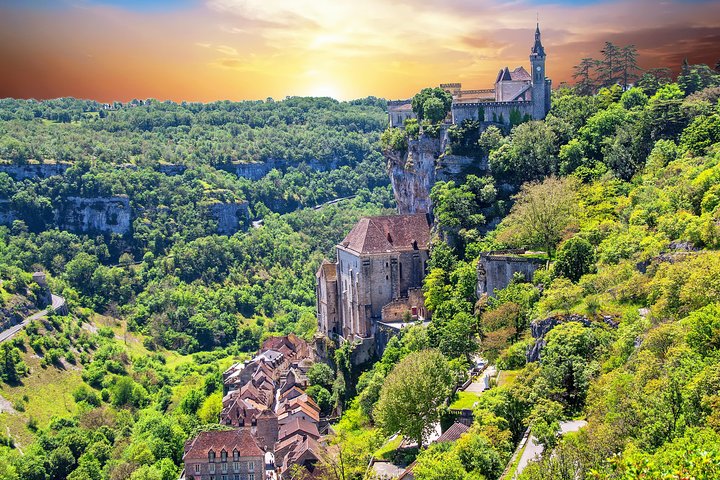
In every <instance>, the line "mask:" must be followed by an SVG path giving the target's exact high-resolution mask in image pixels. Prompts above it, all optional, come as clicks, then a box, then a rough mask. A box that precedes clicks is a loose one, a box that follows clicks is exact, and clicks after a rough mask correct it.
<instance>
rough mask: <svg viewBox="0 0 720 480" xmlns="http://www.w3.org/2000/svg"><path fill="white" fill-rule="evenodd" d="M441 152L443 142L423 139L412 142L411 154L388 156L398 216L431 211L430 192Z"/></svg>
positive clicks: (406, 152)
mask: <svg viewBox="0 0 720 480" xmlns="http://www.w3.org/2000/svg"><path fill="white" fill-rule="evenodd" d="M441 152H442V150H441V142H440V139H436V138H429V137H425V136H421V137H420V138H419V139H418V140H410V141H409V142H408V149H407V151H404V152H400V151H396V150H394V151H389V152H386V153H385V158H386V159H387V169H388V173H389V174H390V183H391V184H392V187H393V194H394V195H395V202H396V203H397V207H398V213H400V214H401V215H404V214H408V213H429V212H430V210H431V202H430V190H431V189H432V187H433V185H434V184H435V180H436V172H435V168H436V162H437V160H438V157H439V156H440V153H441Z"/></svg>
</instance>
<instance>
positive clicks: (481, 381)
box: [465, 365, 497, 393]
mask: <svg viewBox="0 0 720 480" xmlns="http://www.w3.org/2000/svg"><path fill="white" fill-rule="evenodd" d="M495 375H497V369H496V368H495V366H494V365H490V366H489V367H487V368H486V369H485V371H484V372H483V373H482V374H481V375H480V376H479V377H478V378H477V380H475V381H474V382H472V383H471V384H470V385H468V386H467V388H466V389H465V391H466V392H471V393H482V392H484V391H485V390H486V386H485V385H486V384H487V385H489V384H490V379H491V378H492V377H494V376H495ZM486 378H487V380H486Z"/></svg>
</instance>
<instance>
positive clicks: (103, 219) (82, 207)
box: [55, 196, 131, 235]
mask: <svg viewBox="0 0 720 480" xmlns="http://www.w3.org/2000/svg"><path fill="white" fill-rule="evenodd" d="M55 223H56V224H57V225H58V227H59V228H61V229H65V230H70V231H73V232H83V233H116V234H119V235H125V234H127V233H129V232H130V223H131V212H130V201H129V200H128V197H126V196H116V197H94V198H82V197H68V198H67V200H66V201H65V202H64V203H63V204H62V205H60V206H59V208H58V209H57V210H56V211H55Z"/></svg>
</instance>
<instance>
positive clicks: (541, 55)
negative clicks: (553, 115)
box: [530, 23, 550, 118]
mask: <svg viewBox="0 0 720 480" xmlns="http://www.w3.org/2000/svg"><path fill="white" fill-rule="evenodd" d="M530 67H531V68H532V100H533V118H545V114H546V113H547V112H548V110H550V85H549V80H546V79H545V48H544V47H543V45H542V41H541V40H540V24H539V23H538V24H537V26H536V27H535V43H534V44H533V46H532V49H531V50H530Z"/></svg>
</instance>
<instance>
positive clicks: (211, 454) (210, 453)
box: [208, 450, 215, 463]
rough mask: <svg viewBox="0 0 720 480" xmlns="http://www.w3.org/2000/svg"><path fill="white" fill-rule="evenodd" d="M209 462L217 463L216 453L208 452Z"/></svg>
mask: <svg viewBox="0 0 720 480" xmlns="http://www.w3.org/2000/svg"><path fill="white" fill-rule="evenodd" d="M208 462H210V463H215V452H213V451H212V450H210V451H209V452H208Z"/></svg>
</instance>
